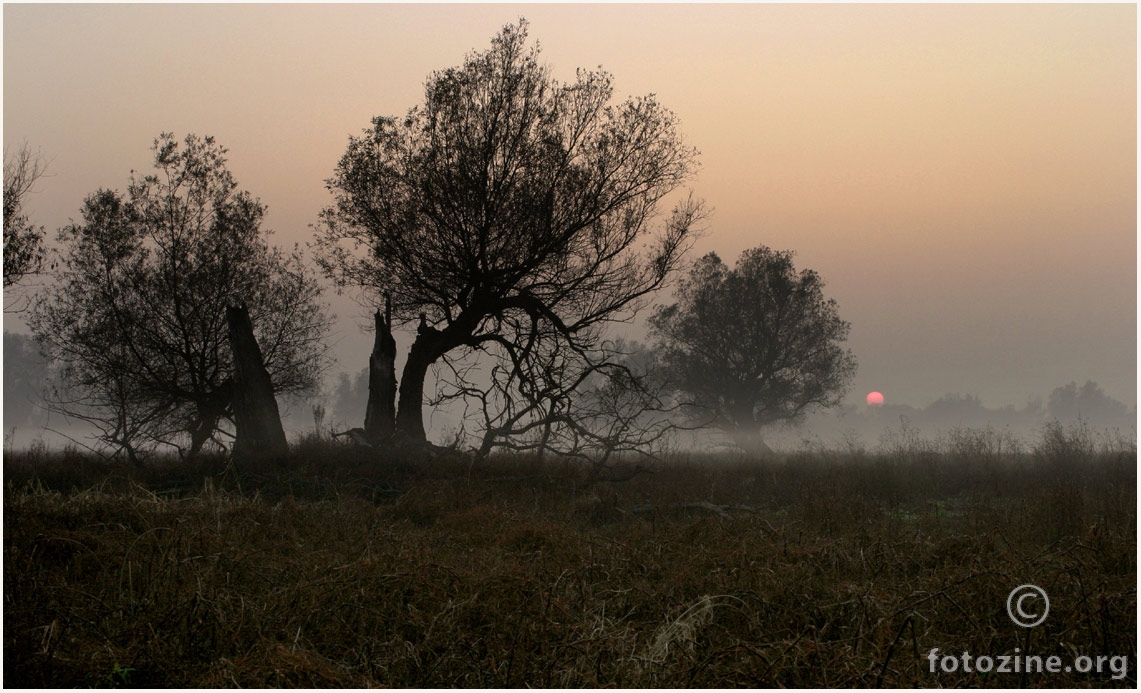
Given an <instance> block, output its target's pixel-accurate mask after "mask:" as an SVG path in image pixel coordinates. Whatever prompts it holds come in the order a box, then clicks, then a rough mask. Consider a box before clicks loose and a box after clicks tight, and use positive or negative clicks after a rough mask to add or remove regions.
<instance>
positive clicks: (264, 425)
mask: <svg viewBox="0 0 1141 693" xmlns="http://www.w3.org/2000/svg"><path fill="white" fill-rule="evenodd" d="M226 321H227V322H228V323H229V326H230V348H231V349H232V350H233V353H234V376H233V403H234V426H235V428H236V429H237V431H236V435H235V440H234V456H235V457H237V456H243V455H267V456H274V457H281V456H284V455H286V454H287V453H288V452H289V444H288V443H287V442H286V440H285V430H284V429H283V428H282V427H281V414H280V413H279V412H278V409H277V400H276V399H274V397H273V383H272V382H271V381H270V378H269V371H267V370H266V368H265V361H264V360H262V355H261V349H259V348H258V343H257V339H255V338H254V328H253V323H252V322H251V321H250V312H249V310H248V309H246V308H245V307H244V306H241V307H229V308H227V309H226Z"/></svg>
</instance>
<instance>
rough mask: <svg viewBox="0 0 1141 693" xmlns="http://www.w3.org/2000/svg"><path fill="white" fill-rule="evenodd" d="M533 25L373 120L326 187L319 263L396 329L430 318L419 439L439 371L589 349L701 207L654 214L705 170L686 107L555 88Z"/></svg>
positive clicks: (418, 383) (422, 324) (633, 302)
mask: <svg viewBox="0 0 1141 693" xmlns="http://www.w3.org/2000/svg"><path fill="white" fill-rule="evenodd" d="M526 28H527V27H526V24H525V23H524V22H520V23H519V24H518V25H515V26H506V27H504V28H503V29H502V31H501V32H500V33H499V34H498V35H497V36H496V37H495V38H494V39H493V40H492V45H491V48H490V49H489V50H487V51H485V52H482V53H475V54H471V55H469V56H468V57H467V59H466V60H465V62H464V64H463V66H462V67H457V68H451V69H447V70H443V71H441V72H437V73H435V74H433V75H431V76H430V78H429V80H428V82H427V86H426V90H425V97H424V103H423V104H422V105H420V106H417V107H415V108H413V109H411V110H410V111H408V113H407V114H406V115H405V116H404V117H403V118H394V117H377V118H374V119H373V121H372V127H371V128H369V129H367V130H366V131H365V132H364V134H363V135H362V136H360V137H353V138H351V139H350V141H349V145H348V148H347V150H346V152H345V154H344V156H343V157H342V158H341V160H340V163H339V165H338V166H337V169H336V172H335V174H334V176H333V177H332V178H331V179H330V180H329V181H328V187H329V190H330V191H331V192H332V193H333V196H334V200H335V202H334V204H333V206H331V207H330V208H328V209H326V210H325V211H324V212H323V214H322V216H321V223H320V225H319V226H320V232H321V238H320V241H319V248H320V262H321V263H322V266H323V267H324V269H325V270H326V272H327V273H328V274H329V275H330V276H331V277H332V278H333V279H334V280H336V281H337V283H338V284H339V285H340V286H342V287H345V286H350V287H358V288H360V289H363V290H364V292H365V294H366V295H367V296H370V297H371V298H372V300H374V301H375V302H376V304H377V305H378V306H379V305H380V301H381V296H383V295H387V296H389V297H390V298H391V304H392V311H393V318H394V320H395V321H396V322H397V323H398V324H399V323H403V324H407V323H409V322H414V321H417V320H419V327H418V332H417V338H416V341H415V343H414V344H413V345H412V347H411V350H410V352H409V357H408V360H407V362H406V366H405V368H404V372H403V375H402V378H401V381H400V398H399V405H398V412H397V414H396V428H397V430H398V431H402V432H404V433H405V434H408V435H410V436H413V437H416V438H423V437H424V429H423V422H422V410H421V408H422V404H423V400H424V393H423V386H424V379H425V374H426V371H427V369H428V367H429V366H431V365H432V364H434V363H436V362H437V361H438V360H440V359H441V358H444V357H445V356H446V355H448V354H449V353H451V352H453V351H455V350H457V349H466V350H476V351H479V352H481V353H494V357H495V358H497V359H499V360H500V361H501V362H502V363H509V364H511V365H510V367H508V368H507V370H506V371H504V373H505V375H510V378H517V377H518V376H520V375H522V376H523V377H524V379H525V380H534V378H536V377H541V375H542V374H541V373H538V372H535V371H531V372H526V371H525V369H526V368H527V364H529V363H537V362H541V361H543V358H538V360H537V361H536V357H535V355H536V354H537V352H538V351H543V352H545V353H547V354H549V353H552V351H557V352H559V353H565V352H566V351H567V350H568V349H569V350H571V351H575V352H577V353H578V354H584V353H586V352H588V351H590V350H592V349H594V348H595V347H597V346H598V345H599V343H600V338H601V332H600V328H601V326H602V325H604V324H605V323H608V322H611V321H615V320H621V319H625V318H627V317H629V315H630V314H631V312H632V311H633V310H635V309H637V308H638V307H640V306H641V305H642V302H643V300H644V299H645V297H646V296H647V295H649V294H650V293H652V292H653V291H655V290H657V289H658V288H659V287H660V286H661V285H662V283H663V282H664V281H665V280H666V278H667V276H668V275H669V274H670V272H671V271H672V270H673V269H674V268H675V267H676V266H677V265H678V263H679V261H680V258H681V255H682V253H683V251H684V250H685V249H686V247H687V246H688V244H689V241H690V239H691V237H692V234H693V230H694V224H695V222H696V221H697V220H698V219H699V217H700V215H701V210H700V204H698V203H695V202H692V201H688V202H684V203H682V204H681V205H679V206H678V207H677V208H676V209H675V210H674V212H673V214H672V215H670V216H669V217H668V218H666V219H665V220H658V219H657V217H658V214H659V203H661V202H662V200H663V198H664V197H666V196H667V195H668V194H670V193H671V192H673V191H675V190H676V189H677V188H678V187H679V186H681V185H682V184H683V183H684V182H685V181H686V180H688V179H689V177H690V176H691V174H692V172H693V170H694V167H695V166H696V157H697V152H696V151H695V150H694V149H692V148H691V147H688V146H687V145H686V144H685V143H684V142H683V140H682V137H681V136H680V134H679V133H678V131H677V123H676V118H675V116H674V114H673V113H671V112H670V111H669V110H667V109H665V108H664V107H662V106H661V105H660V104H659V103H658V102H657V100H656V99H655V98H654V97H653V96H652V95H651V96H645V97H641V98H632V99H629V100H626V101H624V102H622V103H619V104H612V103H611V99H612V97H613V86H612V80H611V76H610V75H609V74H607V73H605V72H602V71H585V70H580V71H579V72H578V73H577V78H576V80H575V81H574V82H572V83H569V84H562V83H559V82H557V81H556V80H554V79H553V78H552V77H551V75H550V72H549V70H548V69H547V68H546V67H545V66H543V65H541V64H540V62H539V51H538V49H537V48H534V47H532V48H527V46H526V39H527V31H526ZM552 340H553V341H557V342H560V343H561V346H558V347H552V346H551V342H552ZM510 378H509V379H510Z"/></svg>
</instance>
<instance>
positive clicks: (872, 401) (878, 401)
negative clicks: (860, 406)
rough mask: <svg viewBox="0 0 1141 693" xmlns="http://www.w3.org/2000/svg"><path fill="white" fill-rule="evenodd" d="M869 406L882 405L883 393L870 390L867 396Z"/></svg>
mask: <svg viewBox="0 0 1141 693" xmlns="http://www.w3.org/2000/svg"><path fill="white" fill-rule="evenodd" d="M867 402H868V406H869V407H882V406H883V393H880V392H869V393H868V397H867Z"/></svg>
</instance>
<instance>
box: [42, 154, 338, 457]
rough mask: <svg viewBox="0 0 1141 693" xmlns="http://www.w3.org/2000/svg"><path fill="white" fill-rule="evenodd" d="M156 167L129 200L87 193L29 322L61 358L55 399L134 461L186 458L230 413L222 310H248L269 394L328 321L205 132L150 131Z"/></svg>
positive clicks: (297, 366)
mask: <svg viewBox="0 0 1141 693" xmlns="http://www.w3.org/2000/svg"><path fill="white" fill-rule="evenodd" d="M153 151H154V166H155V169H156V173H155V174H151V175H147V176H142V177H139V176H136V175H135V174H134V173H132V175H131V180H130V184H129V186H128V188H127V194H126V196H122V195H120V194H119V193H118V192H113V191H110V190H99V191H97V192H95V193H93V194H92V195H90V196H89V197H88V198H87V200H86V202H85V204H84V207H83V209H82V215H83V222H82V223H79V224H72V225H70V226H68V227H66V228H64V229H62V230H61V231H60V233H59V242H60V245H61V251H60V257H59V260H58V264H59V270H58V272H57V273H56V277H55V278H56V282H55V284H54V285H52V286H50V287H49V288H48V289H47V290H46V291H45V292H44V295H43V296H42V300H41V301H39V302H38V303H37V306H36V307H35V308H34V310H33V313H32V318H31V321H30V322H31V325H32V328H33V331H34V333H35V334H36V337H37V339H39V341H40V342H41V343H42V344H43V345H44V347H45V349H46V350H47V353H48V355H49V356H50V357H51V358H52V359H53V360H55V361H56V362H57V363H59V364H61V366H62V368H63V375H64V376H65V377H64V380H65V383H66V385H67V387H66V389H65V390H64V391H62V392H59V393H57V396H56V397H55V400H56V401H55V407H56V408H57V409H59V410H60V411H62V412H64V413H66V414H68V415H70V416H74V417H78V418H82V419H85V420H88V421H91V422H93V423H95V424H96V425H98V426H99V427H100V431H101V433H100V437H101V438H102V439H103V440H104V441H105V442H107V443H110V444H112V445H115V446H116V447H118V448H120V449H122V450H124V451H125V452H126V453H127V454H128V456H131V457H132V458H137V452H138V450H139V449H140V446H142V447H147V446H152V445H154V444H168V445H173V446H175V447H177V448H178V449H179V450H181V451H183V452H184V453H185V454H187V455H190V456H193V455H195V454H197V453H198V452H199V451H200V450H201V449H202V448H203V446H204V445H206V444H207V443H208V442H209V441H211V440H214V441H215V442H218V443H219V444H221V439H219V438H218V437H217V436H218V434H219V433H228V431H227V430H226V429H225V428H223V427H221V424H222V423H223V422H232V417H233V407H232V401H233V388H232V375H233V359H232V355H231V350H230V344H229V339H228V329H227V323H226V306H227V305H233V304H242V305H245V306H247V307H248V309H249V314H250V318H251V319H252V321H253V325H254V328H255V332H256V336H257V341H258V343H259V345H260V346H261V351H262V354H263V355H264V359H265V366H266V368H267V369H268V371H269V374H270V376H271V379H272V383H273V388H274V390H275V391H276V392H278V393H290V392H301V391H305V390H307V389H309V388H311V387H312V386H314V385H315V384H316V382H317V378H318V376H319V373H320V371H321V369H322V368H323V367H324V362H325V347H324V345H323V344H322V335H323V332H324V330H325V328H326V327H327V325H328V323H329V318H328V317H327V315H326V310H325V307H324V306H323V305H322V304H321V303H320V302H319V293H320V288H319V286H318V284H317V283H316V281H315V280H314V277H313V276H312V275H311V274H310V272H309V271H308V270H307V269H306V267H305V265H304V263H303V262H302V258H301V256H300V252H299V250H297V249H296V248H295V249H294V250H293V252H292V253H291V254H286V253H283V252H282V251H280V250H278V249H276V248H271V247H270V246H269V245H268V242H267V237H268V234H269V232H268V231H265V230H262V228H261V221H262V218H263V216H264V214H265V207H264V206H263V205H262V204H261V203H260V202H259V201H258V200H256V199H254V198H253V197H251V196H250V194H249V193H247V192H245V191H239V190H238V189H237V183H236V182H235V181H234V179H233V177H232V175H231V174H230V172H229V171H228V170H227V169H226V165H225V158H224V155H225V152H226V150H225V149H224V148H222V147H220V146H218V145H217V144H215V143H214V140H213V138H210V137H206V138H199V137H197V136H195V135H190V136H188V137H186V139H185V142H184V146H183V145H180V143H179V142H178V141H177V140H175V139H174V137H173V136H172V135H169V134H163V135H161V136H160V137H159V138H157V139H156V140H155V143H154V147H153Z"/></svg>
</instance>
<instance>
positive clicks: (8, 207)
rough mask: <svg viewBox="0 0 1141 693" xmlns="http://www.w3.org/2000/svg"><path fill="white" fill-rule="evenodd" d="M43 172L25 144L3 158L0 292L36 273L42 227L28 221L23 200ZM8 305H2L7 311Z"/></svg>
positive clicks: (40, 262)
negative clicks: (1, 274) (0, 277)
mask: <svg viewBox="0 0 1141 693" xmlns="http://www.w3.org/2000/svg"><path fill="white" fill-rule="evenodd" d="M46 171H47V164H46V163H45V162H44V160H43V158H42V157H40V156H39V155H38V154H33V153H32V152H31V150H30V149H28V146H27V145H26V144H25V145H23V146H21V147H20V149H19V150H17V151H16V152H14V153H12V154H7V153H5V155H4V289H5V291H7V290H8V289H9V288H10V287H11V286H12V285H14V284H16V283H18V282H19V281H20V280H21V279H23V278H24V277H26V276H28V275H31V274H36V273H38V272H39V271H40V268H41V267H42V266H43V262H44V247H43V241H44V228H43V227H42V226H36V225H34V224H32V223H31V222H30V221H29V220H28V215H27V214H26V213H25V212H24V202H25V197H26V196H27V194H28V193H30V192H31V191H32V188H33V187H34V186H35V184H36V181H37V180H39V179H40V178H41V177H42V176H43V175H44V173H45V172H46ZM7 308H8V306H7V305H6V306H5V309H7Z"/></svg>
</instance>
